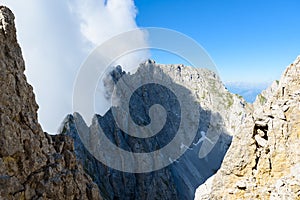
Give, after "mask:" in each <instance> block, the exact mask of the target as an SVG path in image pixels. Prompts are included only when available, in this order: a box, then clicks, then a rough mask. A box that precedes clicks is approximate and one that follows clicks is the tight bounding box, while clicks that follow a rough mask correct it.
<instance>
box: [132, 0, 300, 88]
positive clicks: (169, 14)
mask: <svg viewBox="0 0 300 200" xmlns="http://www.w3.org/2000/svg"><path fill="white" fill-rule="evenodd" d="M135 5H136V7H137V10H138V15H137V18H136V21H137V25H138V26H139V27H164V28H169V29H174V30H176V31H179V32H182V33H184V34H186V35H188V36H190V37H192V38H193V39H195V40H196V41H197V42H198V43H199V44H200V45H202V46H203V47H204V48H205V49H206V51H207V52H208V53H209V54H210V56H211V57H212V59H213V60H214V62H215V63H216V65H217V67H218V71H219V73H220V76H221V78H222V80H223V81H225V82H247V83H255V84H258V83H266V82H268V83H269V82H271V81H273V80H275V79H279V78H280V75H281V74H282V72H283V70H284V69H285V68H286V66H287V65H288V64H290V63H291V62H292V61H293V60H294V59H295V58H296V56H297V55H299V54H300V36H299V33H300V26H299V23H300V15H299V10H300V1H297V0H287V1H284V0H280V1H279V0H272V1H271V0H263V1H262V0H243V1H242V0H226V1H221V0H189V1H187V0H176V1H174V0H163V1H162V0H136V1H135ZM155 55H156V54H155V53H154V56H153V57H154V58H155V59H158V62H163V63H164V62H170V63H172V62H174V58H173V57H170V59H168V57H164V58H162V57H158V56H157V57H155Z"/></svg>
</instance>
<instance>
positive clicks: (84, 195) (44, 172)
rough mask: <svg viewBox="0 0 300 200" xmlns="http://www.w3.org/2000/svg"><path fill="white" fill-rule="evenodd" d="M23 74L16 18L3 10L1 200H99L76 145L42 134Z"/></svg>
mask: <svg viewBox="0 0 300 200" xmlns="http://www.w3.org/2000/svg"><path fill="white" fill-rule="evenodd" d="M24 70H25V65H24V61H23V58H22V53H21V49H20V47H19V45H18V43H17V39H16V30H15V26H14V15H13V14H12V12H11V11H10V10H9V9H8V8H6V7H3V6H0V91H1V93H0V134H1V137H0V199H101V197H100V195H99V191H98V188H97V186H96V185H95V184H94V183H93V182H92V180H91V178H90V177H89V176H88V175H87V174H85V173H84V171H83V170H82V167H81V166H80V165H78V163H77V161H76V157H75V154H74V147H73V142H72V139H71V138H69V137H66V136H62V135H59V136H50V135H48V134H46V133H44V132H43V131H42V129H41V127H40V125H39V123H38V121H37V109H38V105H37V104H36V102H35V98H34V94H33V91H32V87H31V86H30V85H29V84H28V83H27V81H26V77H25V75H24Z"/></svg>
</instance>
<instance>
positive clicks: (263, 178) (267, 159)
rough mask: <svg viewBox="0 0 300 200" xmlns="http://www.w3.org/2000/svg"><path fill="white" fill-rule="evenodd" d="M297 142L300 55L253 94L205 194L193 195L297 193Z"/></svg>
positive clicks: (299, 185) (258, 196) (299, 136)
mask: <svg viewBox="0 0 300 200" xmlns="http://www.w3.org/2000/svg"><path fill="white" fill-rule="evenodd" d="M299 147H300V57H298V58H297V59H296V60H295V62H293V63H292V64H291V65H290V66H289V67H288V68H287V69H286V70H285V72H284V73H283V75H282V77H281V79H280V80H279V81H275V82H274V83H273V84H272V86H270V88H268V89H267V90H266V91H264V92H263V93H262V94H261V95H259V96H258V97H257V99H256V101H255V103H254V111H253V114H251V115H250V116H248V117H247V122H246V123H245V124H244V125H243V126H241V127H240V133H239V134H236V135H235V136H234V138H233V142H232V145H231V146H230V148H229V150H228V152H227V154H226V156H225V158H224V161H223V163H222V166H221V168H220V170H219V171H218V172H217V174H216V175H215V176H214V177H213V181H212V182H210V183H208V184H209V185H210V190H211V192H210V194H209V195H207V194H206V195H205V196H204V195H203V196H202V194H200V193H199V194H198V196H197V198H196V199H278V200H279V199H300V177H299V174H300V169H299V163H300V150H299ZM203 187H204V185H203V186H201V187H200V188H199V191H201V190H203Z"/></svg>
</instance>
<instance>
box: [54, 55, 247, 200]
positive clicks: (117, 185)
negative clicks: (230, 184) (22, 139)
mask: <svg viewBox="0 0 300 200" xmlns="http://www.w3.org/2000/svg"><path fill="white" fill-rule="evenodd" d="M145 69H147V70H146V71H147V74H145ZM110 75H111V76H112V80H113V82H114V83H117V82H118V80H119V79H120V77H122V76H127V78H129V79H130V80H135V79H136V78H137V77H138V76H149V77H151V76H165V78H164V80H166V79H170V81H172V82H173V84H175V85H176V86H177V88H179V90H180V91H181V92H182V93H183V94H187V95H188V96H190V98H191V102H193V103H194V104H196V105H197V106H198V112H199V113H200V119H199V128H198V130H197V134H196V137H195V138H194V141H193V143H196V142H197V141H198V140H199V139H200V138H201V137H202V136H201V131H204V132H207V131H208V130H210V131H209V132H210V134H208V135H207V137H209V138H212V137H213V136H214V135H219V138H217V139H216V140H217V141H216V145H215V146H214V147H213V149H212V150H211V152H210V153H209V154H208V155H207V157H205V158H202V159H200V158H199V151H200V148H201V146H202V145H203V142H201V143H199V145H197V146H195V145H193V144H192V145H190V146H187V148H190V149H189V150H187V151H186V152H185V153H184V154H183V156H181V157H180V158H179V159H178V160H177V161H176V162H174V163H173V164H171V165H169V166H168V167H165V168H163V169H160V170H158V171H154V172H151V173H139V174H135V173H125V172H121V171H118V170H114V169H112V168H109V167H107V166H105V165H104V164H102V163H101V162H99V161H98V160H96V159H95V158H94V157H93V156H92V155H91V154H90V153H89V152H88V151H87V149H86V148H85V147H84V145H83V143H82V141H81V139H85V138H80V137H79V134H78V131H77V128H78V129H81V130H85V132H86V135H87V136H86V137H89V136H88V135H97V130H98V128H97V127H98V126H101V128H102V129H103V130H104V132H105V135H106V137H107V138H109V140H110V142H111V143H113V144H115V145H116V146H118V147H120V148H123V149H125V150H127V151H131V152H140V153H143V152H151V151H153V150H155V149H160V148H162V147H163V146H165V145H166V144H168V143H169V142H170V140H172V138H173V137H174V133H176V128H177V125H178V123H179V122H180V120H181V119H180V109H179V110H178V107H177V106H178V105H177V104H176V101H175V100H176V99H175V98H176V97H173V96H172V94H171V92H170V91H168V90H165V89H163V88H162V87H156V86H149V85H148V86H149V87H148V86H145V87H143V88H142V89H140V90H137V91H136V93H135V95H133V96H132V98H131V104H130V107H131V110H130V112H131V116H132V118H133V120H134V119H136V120H135V121H136V123H137V124H144V125H145V124H147V123H148V122H149V116H148V113H147V111H148V110H149V107H151V105H153V102H155V103H159V104H160V105H162V106H163V107H164V108H165V109H166V110H167V111H168V112H169V115H170V116H172V117H170V118H169V119H168V118H167V122H166V124H165V126H164V127H163V129H162V130H161V131H160V132H159V133H158V134H157V135H155V136H153V137H150V138H147V139H141V138H136V137H132V136H130V135H128V134H127V133H125V132H123V131H122V130H120V129H119V128H118V126H117V124H116V122H115V120H114V117H113V115H112V111H111V110H109V111H108V112H107V113H106V114H105V115H104V116H99V115H95V117H94V119H93V123H92V125H91V126H90V127H87V126H86V125H85V123H84V121H82V118H81V116H80V115H79V114H75V115H74V116H72V115H69V116H68V117H67V118H66V119H65V120H64V122H63V124H62V128H61V131H60V132H61V133H62V134H64V135H69V136H71V137H72V138H73V139H74V141H75V153H76V157H77V158H78V160H79V161H80V162H81V163H82V165H83V167H84V170H85V171H86V172H87V173H88V174H90V175H91V177H92V178H93V180H94V181H95V183H97V185H98V187H99V189H100V192H101V195H102V196H103V197H104V198H105V199H149V200H150V199H151V200H152V199H194V194H195V190H196V188H197V187H198V186H199V185H200V184H202V183H203V182H204V181H205V180H206V179H207V178H208V177H210V176H212V175H213V174H214V173H215V172H216V171H217V170H218V169H219V167H220V165H221V163H222V160H223V157H224V155H225V153H226V151H227V149H228V147H229V146H230V143H231V137H232V135H234V134H235V131H236V127H238V126H239V125H240V124H241V123H244V119H245V118H246V116H247V115H248V113H249V110H251V107H250V106H248V105H247V103H246V102H245V101H244V100H243V99H241V98H239V97H238V96H237V95H232V94H230V93H229V92H228V91H227V90H226V89H225V88H224V86H223V84H222V83H221V81H220V80H219V78H218V76H217V75H216V74H215V73H214V72H211V71H209V70H206V69H194V68H191V67H186V66H183V65H159V64H155V62H154V61H151V62H146V63H143V64H141V65H140V67H139V69H138V70H137V72H136V73H135V74H133V75H130V74H126V73H124V72H123V71H122V70H121V69H120V67H117V68H116V70H114V71H113V72H112V73H110ZM145 78H147V77H145ZM106 83H108V82H106ZM110 88H111V87H110ZM109 93H111V92H109ZM120 99H121V98H120ZM158 99H159V100H158ZM158 101H159V102H158ZM76 120H77V121H81V122H80V123H77V126H80V127H76V125H75V124H76V123H75V121H76ZM185 134H186V137H188V136H189V135H190V134H192V133H190V132H189V130H188V129H187V130H185ZM100 151H101V148H100ZM166 159H168V158H166ZM125 162H126V161H125Z"/></svg>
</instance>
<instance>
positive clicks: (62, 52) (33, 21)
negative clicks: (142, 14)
mask: <svg viewBox="0 0 300 200" xmlns="http://www.w3.org/2000/svg"><path fill="white" fill-rule="evenodd" d="M2 4H3V5H6V6H8V7H9V8H11V9H12V11H13V12H14V14H15V16H16V25H17V31H18V33H17V34H18V39H19V43H20V45H21V47H22V50H23V55H24V59H25V62H26V75H27V77H28V81H29V82H30V83H31V84H32V85H33V87H34V92H35V94H36V99H37V102H38V104H39V106H40V109H39V121H40V122H41V124H42V126H43V128H44V130H46V131H49V132H51V133H55V132H56V131H57V128H58V127H59V125H60V123H61V122H62V120H63V118H64V117H65V116H66V114H68V113H71V112H73V111H72V91H73V84H74V80H75V77H76V73H77V71H78V69H79V68H80V65H81V64H82V63H83V61H84V59H85V58H86V57H87V56H88V54H89V53H90V51H91V50H92V49H93V48H95V47H96V46H97V45H99V44H101V43H102V42H104V41H105V40H107V39H109V38H110V37H112V36H113V35H116V34H118V33H121V32H124V31H127V30H130V29H134V28H137V25H136V23H135V16H136V13H137V12H136V9H135V6H134V3H133V1H132V0H108V1H107V5H105V3H104V0H98V1H97V0H88V1H79V0H77V1H71V0H70V1H61V0H52V1H45V0H26V1H17V0H3V1H2ZM143 42H144V41H143ZM146 56H147V55H146V54H144V53H143V54H141V55H139V59H140V58H145V57H146ZM128 60H130V61H131V62H132V60H133V58H132V59H128ZM134 60H136V57H135V58H134ZM126 62H127V61H126ZM126 62H125V63H124V64H125V65H126ZM135 62H136V61H135ZM121 64H123V63H121Z"/></svg>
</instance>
